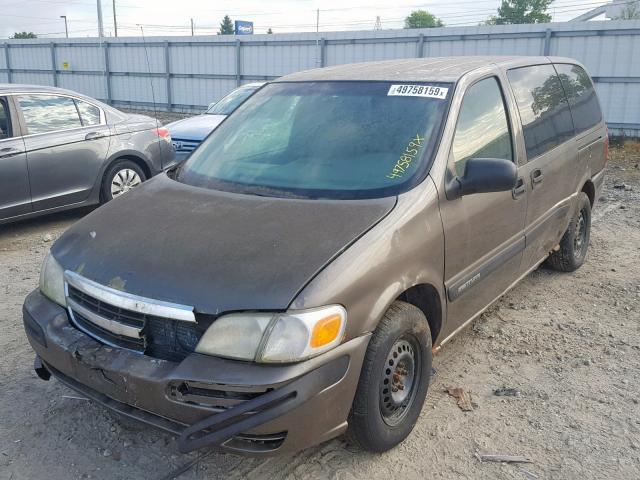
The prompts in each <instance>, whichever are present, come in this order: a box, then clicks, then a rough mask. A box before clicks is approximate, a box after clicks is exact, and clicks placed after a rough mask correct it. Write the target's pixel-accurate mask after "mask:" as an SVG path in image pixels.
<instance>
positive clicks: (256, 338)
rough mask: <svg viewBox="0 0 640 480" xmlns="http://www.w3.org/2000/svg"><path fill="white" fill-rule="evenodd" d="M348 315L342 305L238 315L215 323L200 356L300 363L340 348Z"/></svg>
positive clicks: (210, 329) (200, 349) (209, 330)
mask: <svg viewBox="0 0 640 480" xmlns="http://www.w3.org/2000/svg"><path fill="white" fill-rule="evenodd" d="M346 322H347V312H346V310H345V309H344V308H343V307H342V306H340V305H330V306H327V307H321V308H314V309H311V310H292V311H289V312H285V313H235V314H231V315H225V316H222V317H220V318H219V319H217V320H216V321H214V322H213V324H212V325H211V326H210V327H209V328H208V329H207V331H206V332H205V334H204V335H203V336H202V338H201V339H200V342H199V343H198V346H197V347H196V352H198V353H204V354H207V355H216V356H221V357H227V358H235V359H239V360H255V361H257V362H263V363H275V362H298V361H300V360H305V359H307V358H311V357H315V356H316V355H320V354H321V353H324V352H326V351H328V350H331V349H332V348H334V347H335V346H337V345H338V344H339V343H340V342H341V341H342V338H343V337H344V330H345V326H346Z"/></svg>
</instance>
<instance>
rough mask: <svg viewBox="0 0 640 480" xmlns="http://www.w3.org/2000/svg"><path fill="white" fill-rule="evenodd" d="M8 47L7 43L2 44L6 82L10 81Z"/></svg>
mask: <svg viewBox="0 0 640 480" xmlns="http://www.w3.org/2000/svg"><path fill="white" fill-rule="evenodd" d="M9 47H10V45H9V44H8V43H5V44H4V61H5V64H6V66H7V83H11V61H10V55H9Z"/></svg>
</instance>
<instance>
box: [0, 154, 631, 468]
mask: <svg viewBox="0 0 640 480" xmlns="http://www.w3.org/2000/svg"><path fill="white" fill-rule="evenodd" d="M639 161H640V144H637V143H629V144H627V145H626V146H625V148H624V149H623V148H621V147H618V148H614V149H612V161H611V162H610V164H609V173H608V176H607V180H606V187H605V190H604V192H603V195H602V197H601V199H600V203H599V205H598V207H597V209H596V210H595V212H594V225H593V230H592V236H591V247H590V251H589V255H588V257H587V261H586V263H585V265H584V266H583V267H582V268H581V269H580V270H579V271H577V272H575V273H573V274H561V273H556V272H553V271H550V270H547V269H544V268H540V269H538V270H537V271H535V272H534V273H532V274H531V275H529V276H528V277H527V278H526V279H524V280H523V281H522V282H521V283H520V284H519V285H518V286H516V287H515V288H514V289H513V290H512V291H511V292H510V293H509V294H507V295H506V296H505V297H504V298H503V299H501V300H500V301H499V302H498V303H497V304H496V305H494V306H493V307H492V308H491V309H490V310H489V311H488V312H487V313H485V314H484V315H483V316H482V317H481V318H480V319H479V320H478V321H476V322H475V323H474V324H473V325H472V326H471V327H470V328H468V329H467V330H466V331H464V332H463V333H461V334H460V335H459V336H458V337H457V338H456V339H455V340H453V341H452V342H451V343H450V344H447V345H446V347H444V348H443V349H442V352H441V353H440V354H439V355H438V356H437V357H436V358H435V359H434V367H435V368H436V369H437V374H436V376H435V378H434V382H433V384H432V386H431V388H430V391H429V395H428V398H427V403H426V405H425V407H424V409H423V411H422V415H421V418H420V419H419V421H418V423H417V425H416V427H415V430H414V431H413V433H412V434H411V435H410V437H409V438H408V439H407V440H406V441H405V442H404V443H403V444H402V445H400V446H398V447H397V448H395V449H394V450H392V451H390V452H387V453H385V454H382V455H373V454H369V453H365V452H362V451H359V450H357V449H356V448H354V447H352V446H350V445H348V444H346V443H345V442H344V440H342V439H336V440H332V441H330V442H327V443H325V444H323V445H320V446H318V447H316V448H311V449H308V450H305V451H303V452H300V453H298V454H296V455H292V456H286V457H283V458H274V459H268V460H258V459H245V458H241V457H236V456H233V455H225V454H219V453H214V452H207V451H205V452H200V453H199V454H195V453H194V454H190V455H180V454H179V453H178V451H177V448H176V443H175V440H174V439H173V438H172V437H171V436H168V435H164V434H162V433H158V432H156V431H154V430H152V429H150V428H146V427H144V426H139V425H137V424H132V423H130V422H128V421H125V420H123V419H121V418H119V417H117V416H114V415H112V414H110V413H108V412H107V411H105V410H104V409H102V408H101V407H99V406H97V405H94V404H92V403H90V402H88V401H86V400H83V399H78V398H77V395H76V394H75V393H74V392H73V391H71V390H69V389H67V388H65V387H63V386H62V385H61V384H60V383H58V382H56V381H50V382H42V381H41V380H38V379H37V378H36V376H35V374H34V373H33V371H32V362H33V352H32V350H31V348H30V347H29V345H28V343H27V340H26V338H25V335H24V333H23V330H22V322H21V305H22V301H23V299H24V297H25V296H26V295H27V293H28V292H29V291H31V290H32V289H33V288H35V287H36V285H37V281H38V271H39V268H40V263H41V261H42V258H43V257H44V255H45V253H46V251H47V250H48V248H49V246H50V244H51V241H52V240H53V239H55V238H56V237H57V236H59V235H60V234H61V233H62V232H63V231H64V230H65V229H66V228H67V227H69V226H70V225H71V224H72V223H73V222H74V221H76V220H78V219H79V218H81V217H82V215H84V214H85V213H86V211H76V212H71V213H65V214H59V215H53V216H49V217H45V218H41V219H36V220H31V221H25V222H22V223H17V224H13V225H8V226H2V227H0V278H2V279H3V281H2V283H1V284H0V305H2V307H3V308H2V311H1V312H0V328H1V329H2V336H1V337H0V351H1V352H2V356H1V361H0V386H1V391H2V394H1V395H0V478H1V479H45V478H46V479H76V478H78V479H84V478H99V479H103V478H104V479H127V480H129V479H131V478H136V479H137V478H145V479H147V478H148V479H158V478H167V479H168V478H178V477H179V478H180V479H204V478H207V479H216V478H220V479H222V478H224V479H240V478H275V479H284V478H293V479H310V478H336V479H342V480H348V479H353V478H392V477H393V478H425V477H429V478H444V479H450V478H463V479H478V478H493V479H525V480H533V479H552V478H553V479H573V478H575V479H602V478H615V479H636V478H640V406H639V405H638V402H639V401H640V389H639V388H638V386H639V385H640V321H639V320H640V170H638V162H639ZM625 186H626V188H625ZM447 387H461V388H464V389H466V390H468V391H469V392H470V393H471V395H472V398H473V402H474V408H473V410H472V411H467V412H463V411H461V410H460V409H459V408H458V406H457V405H456V402H455V399H454V398H452V397H450V396H448V395H447V393H446V391H445V390H446V389H447ZM503 387H506V388H511V389H516V390H517V391H516V392H513V391H512V392H511V393H513V394H514V396H497V395H496V394H495V393H494V391H495V390H496V389H500V388H503ZM476 453H486V454H492V453H493V454H511V455H524V456H525V457H527V458H528V459H530V460H531V463H527V464H524V463H523V464H502V463H489V462H480V461H479V460H478V458H477V457H476Z"/></svg>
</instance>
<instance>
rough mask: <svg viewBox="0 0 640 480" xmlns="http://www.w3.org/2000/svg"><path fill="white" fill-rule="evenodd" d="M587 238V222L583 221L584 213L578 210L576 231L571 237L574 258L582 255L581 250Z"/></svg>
mask: <svg viewBox="0 0 640 480" xmlns="http://www.w3.org/2000/svg"><path fill="white" fill-rule="evenodd" d="M586 236H587V222H586V220H585V216H584V212H583V211H582V210H580V214H579V215H578V220H577V221H576V229H575V233H574V236H573V253H574V255H575V256H576V258H579V257H580V256H581V255H582V249H583V248H584V245H585V243H586Z"/></svg>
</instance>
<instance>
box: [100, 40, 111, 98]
mask: <svg viewBox="0 0 640 480" xmlns="http://www.w3.org/2000/svg"><path fill="white" fill-rule="evenodd" d="M102 45H103V47H102V48H103V50H104V79H105V82H106V87H107V98H106V100H107V103H108V104H111V103H113V102H112V99H111V72H110V70H109V42H104V43H103V44H102Z"/></svg>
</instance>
